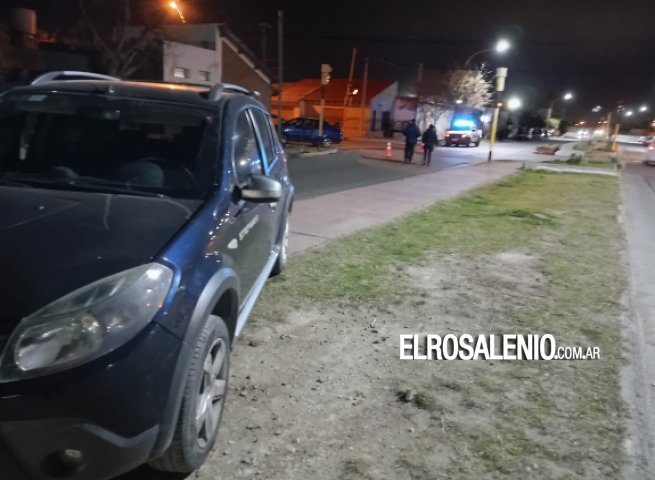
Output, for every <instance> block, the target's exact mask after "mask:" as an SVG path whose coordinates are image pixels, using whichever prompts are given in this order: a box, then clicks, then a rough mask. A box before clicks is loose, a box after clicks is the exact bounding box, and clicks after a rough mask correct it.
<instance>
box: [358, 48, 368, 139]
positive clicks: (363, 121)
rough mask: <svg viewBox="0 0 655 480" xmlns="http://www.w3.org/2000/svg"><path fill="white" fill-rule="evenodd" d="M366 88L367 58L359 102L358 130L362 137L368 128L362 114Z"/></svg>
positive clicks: (364, 109) (364, 108)
mask: <svg viewBox="0 0 655 480" xmlns="http://www.w3.org/2000/svg"><path fill="white" fill-rule="evenodd" d="M367 88H368V57H366V59H365V60H364V81H363V85H362V101H361V107H360V114H359V120H360V124H359V129H360V131H361V132H362V137H363V136H365V135H366V131H367V130H368V128H367V127H366V123H367V122H366V121H365V116H364V113H365V111H366V90H367Z"/></svg>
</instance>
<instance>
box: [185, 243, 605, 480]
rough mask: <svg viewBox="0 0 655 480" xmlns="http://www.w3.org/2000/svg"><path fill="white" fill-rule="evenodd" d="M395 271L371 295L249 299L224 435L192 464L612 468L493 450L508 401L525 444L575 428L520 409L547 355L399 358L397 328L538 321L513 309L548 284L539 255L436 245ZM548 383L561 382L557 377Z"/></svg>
mask: <svg viewBox="0 0 655 480" xmlns="http://www.w3.org/2000/svg"><path fill="white" fill-rule="evenodd" d="M395 275H396V277H397V282H398V286H399V288H398V292H397V294H395V295H391V296H388V297H386V298H380V299H377V300H376V301H375V302H373V303H371V304H369V305H361V304H359V305H355V304H348V303H339V302H335V301H329V302H324V303H321V302H319V303H313V304H307V305H304V308H302V309H293V310H291V309H286V308H285V305H284V303H283V302H284V299H280V305H278V307H279V308H278V309H275V314H274V315H270V316H267V315H266V314H265V312H262V311H261V310H259V311H257V314H256V316H255V317H254V318H253V319H252V320H253V321H252V322H251V323H250V324H249V325H248V327H247V329H246V333H245V334H244V336H243V337H242V338H241V339H240V340H239V344H238V346H237V348H235V350H234V355H233V358H232V375H231V378H230V381H231V387H230V397H229V398H228V402H227V406H226V410H225V417H224V421H223V425H222V428H221V434H220V438H219V441H218V443H217V445H216V447H215V452H214V454H213V456H212V457H211V458H210V460H209V461H208V463H207V464H206V465H205V466H203V467H202V468H201V469H200V470H199V472H198V473H197V474H196V475H197V478H200V479H207V480H209V479H219V478H220V479H228V478H266V479H285V480H294V479H298V480H300V479H307V478H314V479H343V480H355V479H396V480H411V479H419V478H420V479H438V478H507V477H508V474H509V477H511V478H515V477H516V478H560V476H561V478H574V477H569V476H568V474H569V473H573V472H571V471H570V470H569V468H572V469H574V470H575V469H578V473H582V474H584V476H585V477H588V478H601V477H605V478H609V476H608V472H606V471H605V472H604V471H602V468H601V467H598V466H596V465H593V464H591V463H588V464H587V465H586V466H580V465H575V466H574V465H569V464H568V461H567V460H566V455H567V452H564V451H563V452H555V454H554V455H550V454H541V453H539V452H538V451H536V450H535V453H534V455H530V458H533V459H532V460H530V462H527V463H526V462H525V461H524V458H525V456H522V459H521V461H520V462H518V464H516V462H514V463H512V461H511V460H512V459H505V458H503V456H504V454H502V453H499V452H497V451H495V447H494V445H493V441H494V438H493V437H494V434H493V425H494V423H496V422H503V421H504V419H505V418H506V417H505V414H507V415H509V416H511V417H512V418H513V421H514V423H515V424H514V425H513V426H512V427H511V428H513V429H515V430H516V431H517V432H519V430H520V431H521V434H520V435H519V433H517V435H516V443H517V444H516V448H517V449H518V450H519V453H525V451H524V450H525V449H530V448H535V447H534V445H535V444H540V445H542V446H543V445H546V446H548V448H549V449H553V450H555V451H556V450H557V449H558V444H559V440H560V439H561V438H566V437H568V436H570V432H568V431H567V430H568V426H567V420H566V416H562V417H561V418H554V419H552V421H551V422H550V423H551V424H549V425H544V424H542V423H539V422H538V423H537V424H535V423H534V422H533V419H531V418H521V413H520V412H521V408H522V406H523V405H524V404H525V403H526V402H535V401H536V402H538V401H539V399H538V398H536V397H535V392H534V391H531V390H530V388H528V387H526V383H530V382H529V379H530V377H531V375H533V374H540V375H546V376H548V372H547V369H546V370H544V368H542V367H543V366H544V365H545V363H543V362H537V363H538V365H537V364H533V365H534V366H531V365H525V364H524V366H523V368H520V369H519V368H518V364H519V363H520V362H493V361H482V360H480V361H470V362H465V361H449V362H445V361H401V360H399V335H401V334H408V333H421V334H422V333H436V334H442V335H445V334H447V333H455V334H458V333H470V334H473V335H475V334H478V333H480V334H488V333H490V332H495V333H510V332H511V333H536V332H534V331H530V332H517V331H516V328H514V327H516V324H515V323H514V324H512V322H511V321H508V312H509V311H510V310H511V309H512V308H516V307H519V308H520V307H521V306H522V305H525V304H526V303H528V302H531V301H533V300H534V299H536V298H539V297H543V296H544V295H545V293H544V292H545V291H546V289H547V280H546V278H545V277H544V275H543V274H542V272H541V269H540V259H539V258H537V257H536V256H533V255H530V254H529V253H528V252H522V251H508V252H504V253H500V254H494V255H488V256H476V257H474V256H465V255H460V254H457V255H454V254H453V255H437V254H434V255H431V256H429V257H428V258H426V259H425V260H424V261H423V262H421V264H420V265H416V266H410V267H406V268H403V269H400V270H398V271H397V272H395ZM543 333H545V332H543ZM559 365H563V364H561V363H560V364H559ZM564 368H565V367H564ZM548 388H558V389H561V391H560V392H557V394H556V395H555V397H562V398H566V397H567V395H568V390H567V388H566V385H565V384H564V385H563V384H555V385H551V386H549V387H548ZM407 390H411V392H412V393H411V396H412V398H411V401H407V400H408V398H407V394H406V392H407ZM403 392H405V394H403ZM551 393H552V392H551ZM524 432H528V434H527V435H528V436H529V437H532V438H523V436H525V433H524ZM510 437H511V436H510ZM511 438H513V437H511ZM505 447H506V446H505ZM562 448H563V449H566V448H567V447H566V441H565V442H564V445H563V446H562ZM511 451H512V450H511V449H510V452H511ZM528 453H529V452H528ZM570 454H571V455H574V454H575V452H570ZM494 455H499V458H493V457H494ZM480 458H482V459H483V460H484V463H487V465H486V466H484V465H482V464H481V463H480V462H481V460H480ZM462 460H465V461H464V463H462ZM505 460H508V461H507V462H506V461H505ZM489 461H492V465H494V468H497V472H495V473H493V472H490V471H489V465H488V462H489ZM572 462H573V463H575V461H574V460H572ZM463 464H466V465H467V466H466V467H462V465H463ZM580 468H583V471H582V472H580V470H579V469H580ZM597 468H601V469H600V470H598V471H596V469H597ZM576 476H577V475H576Z"/></svg>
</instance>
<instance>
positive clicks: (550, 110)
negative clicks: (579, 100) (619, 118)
mask: <svg viewBox="0 0 655 480" xmlns="http://www.w3.org/2000/svg"><path fill="white" fill-rule="evenodd" d="M572 98H573V94H572V93H571V92H566V93H565V94H564V95H562V99H563V100H565V101H567V102H568V101H569V100H571V99H572ZM557 100H559V99H558V98H553V99H552V100H551V102H550V103H549V104H548V113H546V129H548V128H550V125H549V123H550V117H551V116H552V114H553V105H554V104H555V102H556V101H557ZM599 108H600V106H599ZM563 113H564V114H565V113H566V104H564V112H563ZM562 117H564V115H562Z"/></svg>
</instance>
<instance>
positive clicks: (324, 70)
mask: <svg viewBox="0 0 655 480" xmlns="http://www.w3.org/2000/svg"><path fill="white" fill-rule="evenodd" d="M331 72H332V67H331V66H330V65H328V64H327V63H324V64H322V65H321V109H320V111H319V113H318V148H321V146H322V145H323V118H324V115H323V114H324V111H325V86H326V85H327V84H328V83H330V73H331Z"/></svg>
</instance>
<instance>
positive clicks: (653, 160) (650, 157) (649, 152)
mask: <svg viewBox="0 0 655 480" xmlns="http://www.w3.org/2000/svg"><path fill="white" fill-rule="evenodd" d="M644 163H645V164H646V165H655V144H654V143H651V144H650V145H648V146H647V147H646V154H645V155H644Z"/></svg>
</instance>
